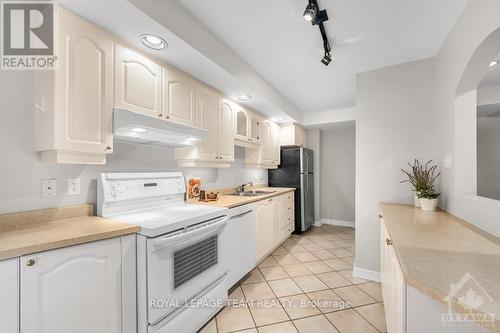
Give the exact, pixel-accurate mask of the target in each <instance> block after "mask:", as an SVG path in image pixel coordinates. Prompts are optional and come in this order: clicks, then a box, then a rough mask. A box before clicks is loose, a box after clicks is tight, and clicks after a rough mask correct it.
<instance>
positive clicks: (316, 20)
mask: <svg viewBox="0 0 500 333" xmlns="http://www.w3.org/2000/svg"><path fill="white" fill-rule="evenodd" d="M303 16H304V20H306V21H308V22H311V24H312V25H317V26H318V28H319V31H320V33H321V38H322V39H323V48H324V49H325V56H324V57H323V59H321V62H322V63H323V64H324V65H325V66H328V65H329V64H330V62H332V54H331V51H332V48H331V46H330V42H329V41H328V35H327V34H326V31H325V25H324V24H323V22H326V21H328V14H327V12H326V9H324V10H319V6H318V1H317V0H309V3H308V4H307V6H306V10H305V11H304V15H303Z"/></svg>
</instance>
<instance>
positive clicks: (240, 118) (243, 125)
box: [235, 108, 250, 141]
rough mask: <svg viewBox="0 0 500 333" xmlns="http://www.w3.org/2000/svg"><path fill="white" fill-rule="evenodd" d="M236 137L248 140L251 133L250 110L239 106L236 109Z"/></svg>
mask: <svg viewBox="0 0 500 333" xmlns="http://www.w3.org/2000/svg"><path fill="white" fill-rule="evenodd" d="M235 118H236V136H235V137H236V138H237V139H239V140H243V141H248V139H249V138H250V134H249V133H248V131H249V129H250V118H249V114H248V112H247V111H246V110H245V109H243V108H239V109H237V110H236V117H235Z"/></svg>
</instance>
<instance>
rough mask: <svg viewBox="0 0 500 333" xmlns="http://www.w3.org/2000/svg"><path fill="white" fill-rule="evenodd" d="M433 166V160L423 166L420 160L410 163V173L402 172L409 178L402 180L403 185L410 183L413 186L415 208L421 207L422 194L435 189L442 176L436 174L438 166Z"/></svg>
mask: <svg viewBox="0 0 500 333" xmlns="http://www.w3.org/2000/svg"><path fill="white" fill-rule="evenodd" d="M431 164H432V160H430V161H428V162H427V163H425V164H422V163H420V161H419V160H418V159H415V160H414V161H413V164H410V162H408V165H409V166H410V171H406V170H404V169H401V171H402V172H403V173H404V174H405V175H406V176H407V179H405V180H402V181H401V183H410V184H411V185H412V186H413V191H414V196H413V198H414V205H415V207H420V197H419V195H420V193H421V192H423V191H427V190H430V189H433V188H434V183H435V181H436V179H437V178H438V177H439V175H440V173H437V174H436V172H437V165H431Z"/></svg>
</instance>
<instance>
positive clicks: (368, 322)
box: [200, 225, 387, 333]
mask: <svg viewBox="0 0 500 333" xmlns="http://www.w3.org/2000/svg"><path fill="white" fill-rule="evenodd" d="M353 263H354V229H352V228H345V227H335V226H329V225H324V226H322V227H319V228H317V227H313V228H312V229H311V230H309V231H308V232H306V233H304V234H303V235H300V236H299V235H293V236H292V237H290V238H289V239H288V240H287V241H286V242H285V243H283V245H282V246H280V247H279V248H278V249H277V250H276V251H274V252H273V254H272V255H270V256H269V257H268V258H266V259H265V260H264V261H262V262H261V263H260V264H259V266H258V267H256V268H255V269H254V270H253V271H252V272H251V273H249V274H248V275H247V276H246V277H245V278H244V279H243V280H242V281H240V283H239V284H238V285H237V286H235V287H233V288H232V290H231V293H230V295H229V299H230V303H229V305H228V306H226V307H225V308H224V309H222V310H221V311H220V312H219V313H218V314H217V315H216V316H215V317H214V318H212V320H211V321H210V322H208V323H207V324H206V325H205V327H203V328H202V329H201V331H200V333H227V332H240V333H244V332H246V333H250V332H253V333H323V332H324V333H329V332H332V333H358V332H359V333H372V332H373V333H385V332H386V330H387V329H386V325H385V315H384V307H383V303H382V302H383V299H382V292H381V289H380V284H379V283H376V282H370V281H367V280H364V279H360V278H357V277H353V276H352V268H353Z"/></svg>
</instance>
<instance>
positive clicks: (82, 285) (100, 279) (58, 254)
mask: <svg viewBox="0 0 500 333" xmlns="http://www.w3.org/2000/svg"><path fill="white" fill-rule="evenodd" d="M127 237H129V238H127ZM127 237H122V238H113V239H108V240H103V241H98V242H93V243H88V244H84V245H77V246H70V247H66V248H62V249H57V250H52V251H46V252H40V253H36V254H32V255H27V256H24V257H21V258H20V266H19V267H20V280H19V281H20V318H21V320H20V324H21V325H20V332H21V333H42V332H50V333H67V332H72V333H88V332H93V333H101V332H102V333H114V332H116V333H119V332H135V330H136V322H135V319H133V320H131V317H132V318H133V317H135V292H127V290H129V289H130V288H132V289H130V290H135V278H133V279H130V277H129V276H128V275H132V276H134V275H135V274H134V273H135V236H127ZM130 237H132V238H130ZM123 281H125V282H123ZM122 284H124V285H122ZM122 291H123V293H122ZM130 297H132V299H131V298H130ZM125 307H127V308H125ZM122 319H123V321H122ZM122 325H123V329H122ZM2 332H3V331H2Z"/></svg>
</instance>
